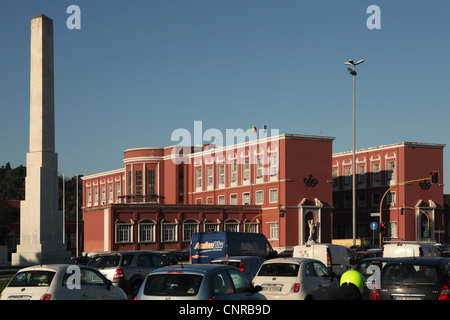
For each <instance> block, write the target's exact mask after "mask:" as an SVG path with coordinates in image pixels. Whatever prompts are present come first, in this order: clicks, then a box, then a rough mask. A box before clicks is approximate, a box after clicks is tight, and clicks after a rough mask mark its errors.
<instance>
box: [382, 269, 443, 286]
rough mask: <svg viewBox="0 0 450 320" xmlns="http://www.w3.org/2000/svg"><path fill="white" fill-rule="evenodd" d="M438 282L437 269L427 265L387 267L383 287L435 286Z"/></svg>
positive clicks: (383, 277)
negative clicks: (407, 285)
mask: <svg viewBox="0 0 450 320" xmlns="http://www.w3.org/2000/svg"><path fill="white" fill-rule="evenodd" d="M437 281H438V272H437V270H436V267H433V266H427V265H413V264H398V265H387V266H386V269H385V270H384V275H383V276H382V277H381V287H383V286H399V285H400V286H401V285H406V284H415V285H434V284H436V283H437Z"/></svg>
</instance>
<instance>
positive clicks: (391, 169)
mask: <svg viewBox="0 0 450 320" xmlns="http://www.w3.org/2000/svg"><path fill="white" fill-rule="evenodd" d="M393 182H395V162H394V161H389V162H388V169H387V184H391V183H393Z"/></svg>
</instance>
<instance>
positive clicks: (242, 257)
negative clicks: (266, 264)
mask: <svg viewBox="0 0 450 320" xmlns="http://www.w3.org/2000/svg"><path fill="white" fill-rule="evenodd" d="M245 259H261V260H265V259H264V258H262V257H258V256H232V257H221V258H215V259H214V260H212V261H219V260H245Z"/></svg>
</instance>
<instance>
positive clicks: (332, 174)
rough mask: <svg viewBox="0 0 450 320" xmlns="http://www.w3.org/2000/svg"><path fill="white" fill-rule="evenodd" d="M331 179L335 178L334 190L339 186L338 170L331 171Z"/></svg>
mask: <svg viewBox="0 0 450 320" xmlns="http://www.w3.org/2000/svg"><path fill="white" fill-rule="evenodd" d="M331 177H332V178H333V188H335V187H337V186H338V170H337V169H333V171H331Z"/></svg>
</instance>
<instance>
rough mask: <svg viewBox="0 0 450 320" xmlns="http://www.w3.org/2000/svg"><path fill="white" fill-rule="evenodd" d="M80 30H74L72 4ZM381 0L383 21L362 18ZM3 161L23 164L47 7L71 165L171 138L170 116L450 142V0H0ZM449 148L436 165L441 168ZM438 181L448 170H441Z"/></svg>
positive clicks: (68, 170) (107, 162) (382, 140)
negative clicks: (37, 22) (36, 50)
mask: <svg viewBox="0 0 450 320" xmlns="http://www.w3.org/2000/svg"><path fill="white" fill-rule="evenodd" d="M72 4H75V5H78V6H79V7H80V9H81V29H80V30H69V29H68V28H67V26H66V21H67V19H68V18H69V17H70V14H67V13H66V9H67V7H68V6H69V5H72ZM370 5H378V6H379V8H380V10H381V29H379V30H370V29H368V28H367V26H366V21H367V19H368V18H369V17H370V16H371V14H367V13H366V10H367V8H368V7H369V6H370ZM0 12H2V18H1V19H0V30H1V31H0V35H1V41H2V47H1V50H0V87H1V100H0V101H1V104H0V105H1V109H2V116H1V117H0V137H1V138H0V150H1V151H0V165H3V164H5V163H6V162H10V163H11V165H12V166H13V167H14V166H18V165H20V164H24V165H25V164H26V153H27V152H28V141H29V136H28V134H29V127H28V126H29V59H30V20H31V19H32V18H33V17H35V16H37V15H39V14H41V13H44V14H45V15H47V16H49V17H50V18H52V19H53V20H54V37H55V101H56V102H55V108H56V109H55V112H56V152H57V153H58V157H59V171H60V172H61V173H64V174H65V175H66V176H72V175H75V174H84V175H86V174H92V173H97V172H102V171H107V170H112V169H117V168H120V167H122V161H121V160H122V158H123V151H124V150H125V149H128V148H134V147H164V146H168V145H173V144H176V143H177V142H174V141H171V134H172V132H173V131H174V130H175V129H177V128H186V129H187V130H190V131H192V132H193V126H194V121H196V120H200V121H202V122H203V129H204V130H206V129H208V128H217V129H219V130H221V131H223V132H224V134H225V130H226V129H238V128H243V129H247V128H248V125H249V124H250V123H252V124H254V125H255V126H257V127H261V126H262V125H267V126H268V128H269V129H272V128H273V129H278V130H279V131H280V132H281V133H296V134H307V135H324V136H332V137H335V138H336V139H335V141H334V144H333V151H334V152H340V151H346V150H351V148H352V78H351V76H350V75H349V74H348V72H347V71H346V66H345V65H344V62H345V61H348V59H354V60H355V61H356V60H359V59H364V60H365V63H364V64H362V65H360V66H358V69H357V71H358V76H357V105H356V107H357V141H356V143H357V148H366V147H371V146H377V145H383V144H389V143H395V142H401V141H413V142H427V143H442V144H449V142H450V141H449V138H450V134H449V133H450V128H449V127H450V126H449V125H447V123H448V119H449V118H450V108H448V104H449V101H450V99H449V98H450V90H449V89H450V88H449V79H450V59H449V57H450V41H449V39H450V28H449V26H448V12H450V2H449V1H444V0H442V1H440V0H431V1H411V0H409V1H406V0H398V1H381V0H371V1H364V0H341V1H335V0H316V1H312V0H310V1H302V0H164V1H163V0H146V1H144V0H133V1H111V0H108V1H101V0H97V1H87V0H72V1H62V0H53V1H36V0H19V1H12V0H2V1H1V2H0ZM448 149H449V147H446V148H445V149H444V150H445V151H444V168H445V169H446V168H447V167H449V166H448V165H449V161H450V154H449V151H448ZM444 182H445V184H446V185H447V186H446V187H445V188H446V189H445V192H446V193H450V189H448V188H449V187H450V180H449V179H447V178H446V179H445V181H444Z"/></svg>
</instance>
